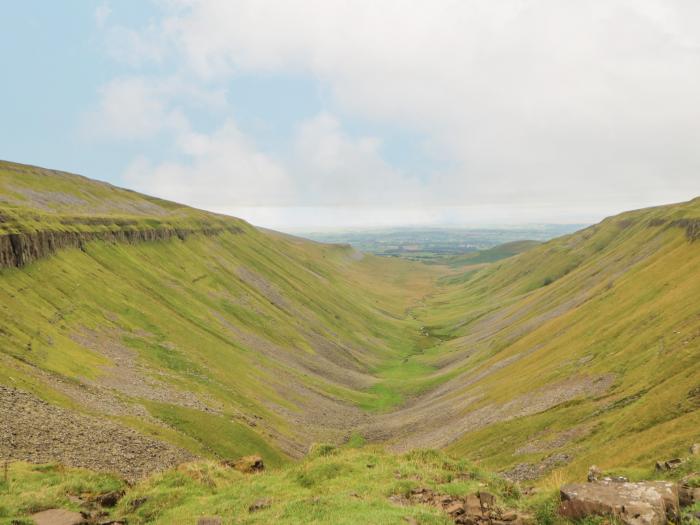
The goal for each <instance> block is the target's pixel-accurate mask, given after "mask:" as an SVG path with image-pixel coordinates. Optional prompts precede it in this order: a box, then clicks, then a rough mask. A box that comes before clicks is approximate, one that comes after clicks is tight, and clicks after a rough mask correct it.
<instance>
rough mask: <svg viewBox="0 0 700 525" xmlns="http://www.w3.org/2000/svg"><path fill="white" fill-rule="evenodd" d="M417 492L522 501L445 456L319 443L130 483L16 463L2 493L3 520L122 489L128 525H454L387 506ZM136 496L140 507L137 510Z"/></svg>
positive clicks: (116, 514)
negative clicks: (282, 457)
mask: <svg viewBox="0 0 700 525" xmlns="http://www.w3.org/2000/svg"><path fill="white" fill-rule="evenodd" d="M415 487H426V488H430V489H432V490H435V491H436V492H438V493H440V494H450V495H455V496H464V495H466V494H469V493H473V492H476V491H477V490H489V491H492V492H493V493H495V494H497V495H498V497H499V501H500V503H501V504H503V505H509V506H525V505H527V502H524V501H520V500H519V494H518V492H517V489H516V488H515V487H513V486H512V485H510V484H508V483H506V482H503V481H502V480H500V479H498V478H496V477H494V476H492V475H490V474H488V473H486V472H484V471H483V470H481V469H480V468H478V467H477V466H475V465H474V464H472V463H469V462H467V461H464V460H459V459H455V458H452V457H449V456H447V455H445V454H444V453H442V452H438V451H433V450H417V451H413V452H411V453H408V454H403V455H395V454H388V453H386V452H385V451H384V450H382V449H381V448H378V447H362V448H355V447H352V446H345V447H341V448H336V447H332V446H320V447H316V448H315V449H314V451H313V452H312V453H311V454H310V455H309V456H308V457H307V458H305V459H304V460H303V461H301V462H298V463H295V464H293V465H289V466H285V467H282V468H276V469H274V468H273V469H267V470H266V471H264V472H263V473H259V474H252V475H251V474H241V473H239V472H237V471H235V470H233V469H232V468H230V467H225V466H223V465H222V464H220V463H217V462H213V461H203V462H196V463H191V464H185V465H182V466H180V467H179V468H177V469H173V470H170V471H167V472H165V473H162V474H158V475H154V476H152V477H150V478H148V479H146V480H144V481H142V482H139V483H137V484H136V485H134V486H132V487H129V486H126V485H124V484H122V483H121V482H120V481H119V480H118V479H117V478H113V477H110V476H107V475H95V474H92V473H90V472H88V471H85V470H80V469H70V468H63V467H59V466H56V465H46V466H36V465H29V464H26V463H20V462H18V463H13V464H12V465H11V466H10V470H9V483H7V484H4V485H3V486H2V487H1V488H2V489H3V490H0V523H2V520H7V522H10V521H11V520H12V519H26V517H27V515H28V514H29V513H31V512H35V511H39V510H43V509H45V508H51V507H55V506H60V507H63V508H68V509H73V510H80V506H79V504H78V503H77V501H76V499H75V498H76V497H79V496H83V498H85V499H87V498H88V497H89V496H90V495H95V494H99V493H103V492H108V491H111V490H120V489H121V490H125V491H126V494H125V496H124V497H123V498H122V500H121V502H120V503H119V505H118V506H117V507H116V508H115V509H113V510H110V511H109V513H110V516H111V517H113V518H126V519H127V520H128V522H129V523H134V524H139V523H163V524H165V523H168V524H183V525H184V524H190V523H195V522H196V520H197V518H199V517H204V516H220V517H222V518H223V520H224V523H273V522H274V523H289V524H297V523H317V524H342V523H347V524H350V523H362V522H363V523H377V524H394V523H405V518H407V517H413V518H414V519H416V520H418V521H419V522H420V523H432V524H448V523H450V522H451V521H450V520H449V519H448V517H447V515H446V514H444V513H443V512H442V511H441V510H440V509H437V508H435V507H431V506H427V505H413V506H407V507H404V506H401V505H397V504H395V503H392V502H391V501H390V500H389V497H390V496H392V495H400V494H408V492H409V491H410V490H411V489H412V488H415ZM69 496H72V497H73V498H70V497H69ZM138 500H142V501H143V502H144V503H143V504H141V505H140V506H138V508H134V505H133V502H134V501H138ZM259 500H268V503H269V506H268V507H267V508H264V509H261V510H259V511H257V512H249V510H248V509H249V507H250V506H251V505H253V504H254V503H256V502H257V501H259Z"/></svg>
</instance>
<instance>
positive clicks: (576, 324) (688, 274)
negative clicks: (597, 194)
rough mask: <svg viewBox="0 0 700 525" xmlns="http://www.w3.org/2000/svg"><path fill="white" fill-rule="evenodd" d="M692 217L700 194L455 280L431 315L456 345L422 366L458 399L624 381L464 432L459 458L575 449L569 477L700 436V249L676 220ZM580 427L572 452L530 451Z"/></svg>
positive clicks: (642, 460)
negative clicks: (580, 381) (526, 448)
mask: <svg viewBox="0 0 700 525" xmlns="http://www.w3.org/2000/svg"><path fill="white" fill-rule="evenodd" d="M688 218H692V219H698V218H700V199H696V200H694V201H691V202H688V203H685V204H680V205H673V206H668V207H659V208H653V209H647V210H640V211H635V212H629V213H625V214H622V215H619V216H616V217H613V218H610V219H607V220H605V221H603V222H602V223H601V224H599V225H596V226H593V227H590V228H587V229H586V230H583V231H581V232H578V233H575V234H572V235H568V236H565V237H562V238H559V239H555V240H553V241H550V242H548V243H546V244H544V245H542V246H540V247H538V248H534V249H532V250H530V251H528V252H526V253H524V254H522V255H520V256H518V257H514V258H512V259H507V260H505V261H502V262H500V263H496V264H493V265H490V266H489V267H487V268H486V269H483V270H481V271H479V272H477V273H470V274H467V275H466V276H465V278H464V279H463V280H464V283H460V284H454V282H455V279H454V278H453V279H450V280H447V282H452V283H453V284H451V285H446V286H444V287H443V290H442V292H441V293H438V294H435V295H434V296H433V298H432V300H431V301H430V302H429V303H428V304H427V305H426V306H425V308H424V309H423V310H422V311H421V312H419V316H420V317H421V318H422V320H423V321H424V322H425V323H426V324H427V325H428V326H429V327H430V330H431V333H433V334H434V335H438V336H440V337H443V338H445V339H449V341H448V342H447V343H444V344H443V345H440V346H438V347H436V348H433V349H432V350H431V351H429V352H427V353H426V354H424V355H421V356H418V357H417V358H416V359H417V360H418V362H419V363H421V364H422V365H424V366H429V367H434V368H437V369H438V370H439V372H437V373H433V374H432V375H431V379H432V380H433V381H434V382H436V383H441V382H446V381H448V380H449V379H450V378H456V379H453V380H452V383H450V384H454V385H455V387H454V388H453V390H452V391H451V395H452V396H454V399H460V398H467V397H469V396H472V395H476V396H477V397H478V399H477V400H476V401H475V402H474V403H473V404H472V405H470V407H469V410H475V409H478V408H479V407H483V406H494V407H498V406H502V405H503V404H505V403H507V402H508V401H510V400H514V399H518V398H522V399H525V397H524V396H527V395H528V394H530V393H532V392H536V391H537V390H538V389H539V388H542V387H544V386H546V385H552V384H555V383H558V382H564V383H565V382H566V381H568V380H570V379H572V378H581V377H597V376H604V375H607V374H614V382H613V385H612V388H611V389H610V390H608V391H607V392H606V393H604V394H603V395H600V396H597V397H593V398H590V397H585V396H578V397H577V398H576V399H574V400H572V401H568V402H565V403H559V404H557V405H556V406H554V407H553V408H550V409H549V410H545V411H543V412H540V413H538V414H535V415H530V416H528V417H520V418H516V419H513V420H511V421H508V422H501V423H496V424H493V425H490V426H487V427H485V428H482V429H479V430H476V431H472V432H470V431H469V429H465V431H464V432H463V434H462V436H461V437H459V438H458V439H457V440H456V441H454V442H453V443H452V444H451V445H450V447H449V450H451V451H452V452H453V453H457V454H467V455H469V456H470V457H473V458H481V459H482V460H483V461H484V463H485V464H486V465H488V466H491V467H495V468H503V467H507V466H509V465H514V464H515V463H519V462H529V461H531V462H537V461H539V460H541V459H543V458H545V457H546V456H548V455H550V454H553V453H555V452H565V453H569V454H571V455H573V456H574V460H573V462H572V463H571V464H570V465H569V466H568V467H567V468H566V469H565V470H564V471H563V472H564V473H563V475H564V476H573V477H580V476H581V475H582V473H583V472H584V471H585V469H586V468H587V466H588V465H590V464H592V463H598V464H602V466H604V467H623V466H624V467H635V466H637V467H640V468H641V467H644V466H647V465H649V464H650V462H653V460H654V459H657V458H660V457H667V456H673V455H674V454H679V453H683V452H684V451H685V450H686V449H687V446H688V445H689V444H690V443H693V442H695V441H697V440H698V439H700V410H699V409H700V397H699V396H698V393H697V388H698V386H699V385H700V302H699V301H698V300H697V298H698V297H700V243H699V242H697V241H695V242H691V241H690V240H689V238H688V237H687V235H686V232H685V230H684V227H681V226H673V225H671V223H672V222H673V221H676V220H681V219H688ZM456 281H459V279H456ZM506 359H512V360H513V361H512V362H510V364H508V365H507V366H503V367H501V368H498V365H499V363H508V361H506ZM494 365H495V367H494ZM489 367H494V368H491V371H492V372H491V373H490V374H489V375H486V376H485V377H484V378H483V379H481V380H478V381H476V382H473V383H472V384H469V385H468V386H465V387H460V386H459V385H460V384H461V383H462V382H463V383H464V384H465V385H466V384H467V382H466V379H467V378H469V377H474V376H475V375H476V374H478V373H479V372H483V371H485V370H487V369H488V368H489ZM572 428H577V429H579V430H580V433H579V434H578V435H576V436H575V437H574V438H573V439H572V440H571V441H570V442H568V443H564V444H561V445H560V446H551V447H549V449H548V450H541V451H540V452H529V453H528V452H522V453H518V449H519V448H521V447H522V446H523V445H525V444H527V443H528V442H531V441H533V440H538V441H540V442H543V441H547V440H552V439H553V438H555V437H556V436H557V434H558V433H559V432H562V431H566V430H570V429H572ZM558 475H561V472H560V473H559V474H558Z"/></svg>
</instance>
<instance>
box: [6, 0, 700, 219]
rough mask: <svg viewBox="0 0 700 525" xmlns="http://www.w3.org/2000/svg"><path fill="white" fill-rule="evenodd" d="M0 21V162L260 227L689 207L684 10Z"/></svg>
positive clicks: (621, 3) (74, 13) (194, 12)
mask: <svg viewBox="0 0 700 525" xmlns="http://www.w3.org/2000/svg"><path fill="white" fill-rule="evenodd" d="M4 15H5V17H6V19H7V20H11V21H12V23H9V24H6V26H7V27H5V28H4V31H3V32H2V34H0V44H2V47H1V49H3V51H0V60H2V66H3V71H6V72H11V74H8V75H6V76H5V78H4V79H3V83H2V84H0V96H2V100H4V101H6V102H5V104H3V106H2V108H1V109H0V117H2V120H3V126H2V128H1V129H0V158H5V159H8V160H11V161H16V162H24V163H28V164H34V165H40V166H45V167H47V168H54V169H61V170H66V171H70V172H74V173H80V174H83V175H86V176H88V177H92V178H97V179H100V180H104V181H108V182H111V183H113V184H117V185H120V186H125V187H128V188H132V189H135V190H137V191H141V192H143V193H147V194H151V195H155V196H159V197H162V198H166V199H171V200H175V201H178V202H182V203H185V204H189V205H192V206H195V207H199V208H203V209H207V210H212V211H217V212H222V213H227V214H231V215H235V216H239V217H242V218H244V219H246V220H248V221H250V222H251V223H253V224H257V225H260V226H264V227H270V228H275V229H279V230H283V231H292V230H295V229H297V230H298V229H308V228H317V227H332V228H358V227H359V228H363V227H385V226H397V225H440V226H449V225H461V226H478V225H483V224H533V223H565V222H570V223H593V222H597V221H599V220H600V219H602V218H604V217H606V216H609V215H613V214H616V213H619V212H622V211H625V210H628V209H633V208H642V207H647V206H653V205H659V204H665V203H672V202H680V201H685V200H688V199H691V198H693V197H696V196H698V195H699V194H700V177H698V168H699V167H700V148H698V147H697V137H698V136H700V95H699V93H700V36H699V35H700V33H698V32H697V30H696V28H697V27H698V26H699V25H700V4H698V3H695V2H687V1H681V0H677V1H675V0H674V1H664V0H635V1H631V0H606V1H603V0H595V1H592V2H585V3H561V2H553V1H551V0H525V1H521V0H517V1H516V0H505V1H503V2H486V1H480V0H479V1H474V2H453V1H451V0H445V1H442V2H413V3H397V2H370V1H365V0H358V1H356V2H352V3H348V2H343V1H340V0H325V1H323V2H319V1H316V0H299V1H296V2H274V1H269V0H236V1H231V2H218V1H215V0H196V1H195V0H178V1H172V2H171V1H169V2H162V1H158V0H154V1H151V2H135V1H125V2H116V1H112V0H99V1H88V2H80V3H72V4H71V6H70V9H68V8H66V7H65V6H63V5H61V4H60V3H57V2H54V3H47V2H42V1H39V0H28V1H26V2H14V3H9V4H8V5H7V6H5V10H4ZM10 101H11V103H10Z"/></svg>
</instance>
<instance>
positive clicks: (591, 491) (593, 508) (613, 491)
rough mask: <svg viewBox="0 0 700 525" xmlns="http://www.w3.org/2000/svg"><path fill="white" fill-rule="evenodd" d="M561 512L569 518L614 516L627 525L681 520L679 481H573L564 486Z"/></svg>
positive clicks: (654, 524)
mask: <svg viewBox="0 0 700 525" xmlns="http://www.w3.org/2000/svg"><path fill="white" fill-rule="evenodd" d="M561 499H562V503H561V506H560V508H559V512H560V514H561V515H562V516H564V517H566V518H569V519H583V518H585V517H587V516H614V517H616V518H617V519H619V520H620V521H621V522H622V523H624V524H626V525H657V524H658V525H663V524H665V523H666V522H667V521H671V522H673V523H678V522H679V519H680V508H679V502H678V490H677V488H676V485H675V484H674V483H671V482H667V481H642V482H639V483H615V482H609V481H600V482H593V483H573V484H570V485H564V486H563V487H562V488H561Z"/></svg>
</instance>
